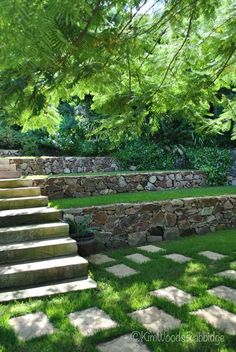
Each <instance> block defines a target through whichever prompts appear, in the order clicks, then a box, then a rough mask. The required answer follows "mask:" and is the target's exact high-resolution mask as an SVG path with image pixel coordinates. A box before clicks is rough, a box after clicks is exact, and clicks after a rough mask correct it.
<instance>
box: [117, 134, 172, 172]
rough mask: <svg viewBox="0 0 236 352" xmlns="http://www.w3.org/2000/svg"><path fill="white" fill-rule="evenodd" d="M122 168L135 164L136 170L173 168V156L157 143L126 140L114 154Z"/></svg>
mask: <svg viewBox="0 0 236 352" xmlns="http://www.w3.org/2000/svg"><path fill="white" fill-rule="evenodd" d="M114 156H115V158H116V159H117V160H118V161H119V162H120V164H121V166H122V167H123V168H124V169H129V168H130V166H132V165H135V166H136V168H137V170H155V169H156V170H168V169H169V170H171V169H175V168H176V166H175V156H174V154H173V152H172V151H167V150H165V149H164V148H163V147H161V146H160V145H158V144H154V143H153V144H152V143H150V142H146V141H142V140H136V141H130V142H128V143H127V142H126V143H125V144H124V145H122V146H121V147H120V148H119V150H118V151H117V152H116V153H115V154H114Z"/></svg>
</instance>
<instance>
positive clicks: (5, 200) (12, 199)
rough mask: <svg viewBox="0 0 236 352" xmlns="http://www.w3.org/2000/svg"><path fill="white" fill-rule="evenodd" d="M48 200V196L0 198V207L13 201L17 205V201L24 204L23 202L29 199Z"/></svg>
mask: <svg viewBox="0 0 236 352" xmlns="http://www.w3.org/2000/svg"><path fill="white" fill-rule="evenodd" d="M43 200H45V201H48V197H46V196H30V197H17V198H4V199H2V198H0V207H1V204H8V203H9V204H11V203H12V202H13V203H14V206H16V205H17V203H19V204H22V202H26V204H27V202H28V201H36V202H37V201H43Z"/></svg>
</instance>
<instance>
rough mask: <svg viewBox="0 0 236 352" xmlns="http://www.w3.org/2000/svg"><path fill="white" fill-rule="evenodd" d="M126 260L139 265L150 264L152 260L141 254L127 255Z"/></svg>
mask: <svg viewBox="0 0 236 352" xmlns="http://www.w3.org/2000/svg"><path fill="white" fill-rule="evenodd" d="M125 258H127V259H129V260H132V261H133V262H135V263H137V264H143V263H147V262H150V258H148V257H146V256H145V255H142V254H139V253H134V254H130V255H127V256H126V257H125Z"/></svg>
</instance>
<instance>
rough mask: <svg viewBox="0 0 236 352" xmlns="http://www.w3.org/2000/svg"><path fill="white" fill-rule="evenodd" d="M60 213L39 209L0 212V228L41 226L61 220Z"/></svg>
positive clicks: (50, 209) (46, 208)
mask: <svg viewBox="0 0 236 352" xmlns="http://www.w3.org/2000/svg"><path fill="white" fill-rule="evenodd" d="M61 218H62V212H61V211H60V210H57V209H53V208H48V207H42V208H41V207H40V208H28V209H15V210H1V211H0V227H8V226H12V225H14V226H18V225H30V224H41V223H46V222H55V221H58V220H61Z"/></svg>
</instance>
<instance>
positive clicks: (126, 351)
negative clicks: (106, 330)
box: [97, 335, 150, 352]
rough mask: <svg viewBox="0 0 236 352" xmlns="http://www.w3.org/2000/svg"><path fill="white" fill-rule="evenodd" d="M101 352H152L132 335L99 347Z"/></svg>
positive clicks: (101, 344)
mask: <svg viewBox="0 0 236 352" xmlns="http://www.w3.org/2000/svg"><path fill="white" fill-rule="evenodd" d="M97 349H98V351H100V352H150V350H149V349H148V348H147V346H146V345H145V344H144V343H142V342H140V341H137V340H135V339H134V337H133V336H132V335H123V336H120V337H118V338H116V339H114V340H111V341H108V342H104V343H100V344H99V345H97Z"/></svg>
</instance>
